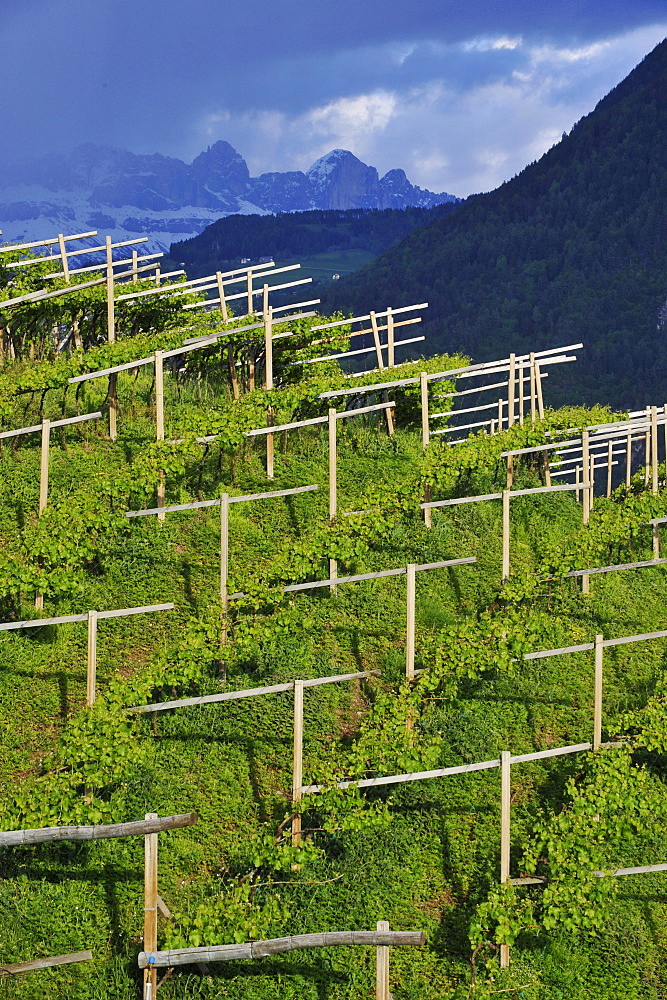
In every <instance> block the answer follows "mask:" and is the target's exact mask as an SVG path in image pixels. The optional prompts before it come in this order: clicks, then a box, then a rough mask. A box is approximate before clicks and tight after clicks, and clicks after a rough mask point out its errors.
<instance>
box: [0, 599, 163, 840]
mask: <svg viewBox="0 0 667 1000" xmlns="http://www.w3.org/2000/svg"><path fill="white" fill-rule="evenodd" d="M173 609H174V605H173V604H171V603H169V604H148V605H146V606H145V607H142V608H120V609H118V610H115V611H87V612H86V613H85V614H82V615H61V616H60V617H58V618H35V619H33V620H32V621H22V622H0V632H13V631H16V630H17V629H24V628H43V627H44V626H46V625H65V624H68V623H69V622H87V623H88V655H87V665H86V704H87V705H89V706H90V705H94V704H95V693H96V684H97V623H98V622H99V621H103V620H104V619H106V618H127V617H129V616H130V615H143V614H149V613H151V612H153V611H173ZM1 836H2V835H0V838H1ZM1 845H2V840H1V839H0V846H1Z"/></svg>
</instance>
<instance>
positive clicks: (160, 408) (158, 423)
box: [155, 351, 165, 521]
mask: <svg viewBox="0 0 667 1000" xmlns="http://www.w3.org/2000/svg"><path fill="white" fill-rule="evenodd" d="M155 439H156V441H164V364H163V360H162V351H156V352H155ZM164 498H165V475H164V472H163V471H162V470H160V481H159V483H158V487H157V506H158V507H164ZM164 519H165V515H164V514H158V520H159V521H164Z"/></svg>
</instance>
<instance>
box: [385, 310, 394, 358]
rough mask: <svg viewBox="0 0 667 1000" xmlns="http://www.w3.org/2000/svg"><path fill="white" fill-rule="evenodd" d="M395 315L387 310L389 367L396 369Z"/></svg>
mask: <svg viewBox="0 0 667 1000" xmlns="http://www.w3.org/2000/svg"><path fill="white" fill-rule="evenodd" d="M394 364H395V362H394V314H393V312H392V310H391V307H388V308H387V367H388V368H393V367H394Z"/></svg>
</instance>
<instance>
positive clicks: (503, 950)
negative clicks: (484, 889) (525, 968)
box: [500, 750, 511, 969]
mask: <svg viewBox="0 0 667 1000" xmlns="http://www.w3.org/2000/svg"><path fill="white" fill-rule="evenodd" d="M510 757H511V754H510V752H509V750H503V751H502V753H501V754H500V884H501V885H504V884H505V883H506V882H509V877H510V801H511V778H510ZM509 964H510V949H509V945H507V944H501V946H500V967H501V969H507V968H508V967H509Z"/></svg>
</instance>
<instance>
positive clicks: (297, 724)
mask: <svg viewBox="0 0 667 1000" xmlns="http://www.w3.org/2000/svg"><path fill="white" fill-rule="evenodd" d="M292 760H293V763H292V805H293V806H295V807H297V808H298V805H299V803H300V802H301V786H302V785H303V681H299V680H296V681H294V748H293V758H292ZM300 842H301V815H300V814H299V813H298V812H297V813H296V815H295V816H294V818H293V820H292V843H293V844H298V843H300Z"/></svg>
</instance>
